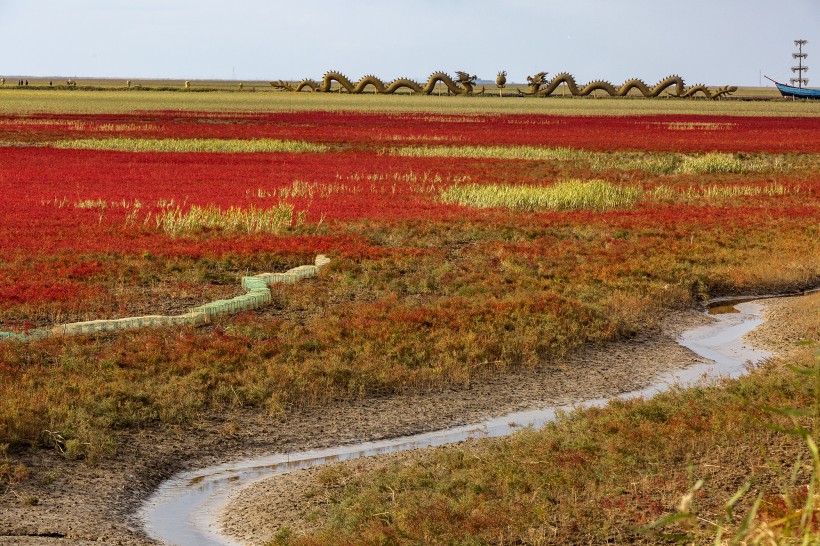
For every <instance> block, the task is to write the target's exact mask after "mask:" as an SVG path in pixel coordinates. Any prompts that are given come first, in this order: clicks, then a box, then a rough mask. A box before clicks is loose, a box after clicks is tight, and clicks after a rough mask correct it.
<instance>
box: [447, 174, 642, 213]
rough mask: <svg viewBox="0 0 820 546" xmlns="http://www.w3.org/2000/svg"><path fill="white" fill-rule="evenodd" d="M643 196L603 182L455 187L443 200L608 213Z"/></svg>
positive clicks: (632, 189)
mask: <svg viewBox="0 0 820 546" xmlns="http://www.w3.org/2000/svg"><path fill="white" fill-rule="evenodd" d="M642 194H643V192H642V190H641V189H640V188H635V187H623V186H616V185H614V184H610V183H608V182H604V181H603V180H586V181H585V180H564V181H561V182H557V183H556V184H555V185H554V186H548V187H541V186H513V185H509V184H490V185H479V184H469V185H464V186H460V185H456V186H452V187H450V188H448V189H446V190H444V191H443V192H442V193H441V200H442V201H444V202H445V203H456V204H459V205H463V206H467V207H474V208H491V207H505V208H510V209H515V210H524V211H535V210H595V211H605V210H613V209H623V208H629V207H632V206H634V204H635V203H636V202H637V201H638V200H639V199H640V198H641V196H642Z"/></svg>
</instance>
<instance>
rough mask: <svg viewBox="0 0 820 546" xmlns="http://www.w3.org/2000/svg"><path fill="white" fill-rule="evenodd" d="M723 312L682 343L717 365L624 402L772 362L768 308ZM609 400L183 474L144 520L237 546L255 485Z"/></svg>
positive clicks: (182, 536) (181, 544)
mask: <svg viewBox="0 0 820 546" xmlns="http://www.w3.org/2000/svg"><path fill="white" fill-rule="evenodd" d="M722 308H723V310H724V311H727V312H724V313H721V314H717V315H714V316H715V318H716V320H715V322H713V323H710V324H707V325H705V326H700V327H697V328H694V329H691V330H688V331H686V332H684V333H683V334H682V336H681V338H680V339H679V340H677V341H678V343H679V344H681V345H683V346H684V347H686V348H688V349H690V350H691V351H693V352H694V353H696V354H698V355H699V356H701V357H703V358H705V359H708V360H709V361H710V362H708V363H700V364H694V365H692V366H689V367H687V368H685V369H681V370H675V371H672V372H668V373H666V374H663V375H661V376H659V377H657V378H656V380H655V381H654V382H653V383H652V384H651V385H649V386H647V387H646V388H644V389H641V390H638V391H633V392H629V393H625V394H621V395H619V396H618V398H635V397H649V396H652V395H654V394H656V393H658V392H661V391H664V390H666V389H668V388H669V387H670V386H671V385H682V386H686V385H693V384H695V383H697V382H699V381H704V380H713V379H715V378H717V377H737V376H739V375H741V374H743V373H744V372H745V371H746V369H747V364H748V363H750V362H751V363H757V362H760V361H762V360H764V359H766V358H769V357H770V356H771V355H770V354H769V353H768V352H766V351H763V350H760V349H756V348H754V347H752V346H749V345H747V344H746V343H744V341H743V339H742V337H743V335H744V334H746V333H747V332H749V331H751V330H752V329H754V328H755V327H756V326H758V325H759V324H760V323H762V322H763V317H762V310H763V306H762V305H761V304H758V303H754V302H745V303H738V304H735V303H734V302H728V303H724V304H723V306H722ZM609 400H611V399H610V398H607V399H596V400H585V401H579V403H578V404H575V405H574V406H572V407H570V406H552V407H545V408H542V409H538V410H533V411H523V412H517V413H510V414H507V415H502V416H499V417H496V418H493V419H489V420H487V421H484V422H481V423H477V424H474V425H468V426H461V427H456V428H451V429H446V430H440V431H436V432H430V433H425V434H417V435H413V436H404V437H398V438H393V439H389V440H383V441H377V442H365V443H360V444H355V445H344V446H339V447H332V448H328V449H320V450H313V451H303V452H294V453H276V454H272V455H265V456H260V457H253V458H249V459H244V460H239V461H233V462H229V463H225V464H221V465H217V466H212V467H208V468H202V469H199V470H194V471H189V472H183V473H180V474H177V475H176V476H174V477H172V478H171V479H169V480H167V481H166V482H164V483H163V484H162V485H161V486H160V487H159V488H158V489H157V491H156V492H155V493H154V494H153V495H152V496H151V497H150V498H149V499H148V500H147V501H146V503H145V504H144V505H143V507H142V508H141V509H140V511H139V514H138V515H139V517H140V519H141V520H142V521H143V523H144V525H145V530H146V532H147V534H148V535H149V536H151V537H152V538H155V539H157V540H160V541H162V542H165V543H167V544H174V545H178V546H189V545H190V546H194V545H196V546H211V545H213V546H216V545H219V546H225V545H234V544H237V543H236V542H234V541H232V540H231V539H230V538H228V537H226V536H224V535H222V534H220V532H219V527H218V524H217V519H218V517H219V513H220V511H221V510H222V509H223V508H224V506H225V505H226V504H227V501H228V497H229V495H230V494H231V493H232V492H235V491H238V490H239V489H240V488H242V487H246V486H247V485H249V484H251V483H253V482H256V481H259V480H264V479H266V478H270V477H271V476H273V475H276V474H282V473H285V472H290V471H292V470H297V469H301V468H308V467H313V466H319V465H322V464H325V463H330V462H336V461H344V460H349V459H356V458H359V457H367V456H372V455H378V454H383V453H391V452H395V451H405V450H410V449H418V448H422V447H428V446H439V445H443V444H448V443H453V442H459V441H462V440H465V439H468V438H485V437H497V436H504V435H508V434H511V433H512V432H514V431H515V430H516V429H518V428H520V427H522V426H529V425H531V426H534V427H536V428H537V427H539V426H541V425H543V424H544V423H546V422H548V421H550V420H552V419H554V418H555V414H556V412H557V411H558V410H570V409H573V408H579V407H590V406H601V405H605V404H606V403H607V402H609Z"/></svg>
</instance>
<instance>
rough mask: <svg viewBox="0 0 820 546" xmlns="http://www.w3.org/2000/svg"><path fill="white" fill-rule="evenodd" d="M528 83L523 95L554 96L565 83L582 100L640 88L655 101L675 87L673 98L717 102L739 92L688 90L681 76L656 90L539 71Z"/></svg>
mask: <svg viewBox="0 0 820 546" xmlns="http://www.w3.org/2000/svg"><path fill="white" fill-rule="evenodd" d="M527 83H529V85H530V87H529V89H528V90H527V91H521V90H520V89H519V90H518V93H519V94H521V95H529V96H539V97H546V96H548V95H550V94H552V93H553V92H554V91H555V90H556V89H558V87H559V86H560V85H562V84H564V85H566V89H567V90H568V91H569V92H570V94H572V95H574V96H580V97H586V96H587V95H590V94H591V93H592V92H594V91H599V90H600V91H604V92H606V93H607V94H609V95H610V96H612V97H625V96H627V95H628V94H629V92H630V91H632V90H633V89H637V90H638V91H639V92H640V93H641V94H642V95H643V96H644V97H647V98H655V97H658V96H660V95H661V93H663V92H664V91H666V90H667V89H669V88H674V92H671V93H669V94H670V95H671V96H673V97H680V98H690V97H694V96H695V95H696V94H697V93H702V94H703V95H704V96H705V97H706V98H709V99H716V98H719V97H721V96H723V95H729V94H730V93H734V92H735V91H737V87H735V86H733V85H730V86H726V87H719V88H717V89H715V90H712V89H709V88H708V87H707V86H705V85H703V84H697V85H693V86H692V87H688V88H687V87H686V86H685V84H684V83H683V78H681V77H680V76H668V77H666V78H664V79H662V80H661V81H659V82H658V83H657V84H655V85H654V86H652V87H650V86H648V85H647V84H646V83H645V82H643V81H642V80H638V79H631V80H627V81H625V82H624V83H623V85H621V86H620V87H615V86H614V85H612V84H611V83H609V82H607V81H603V80H598V81H593V82H589V83H588V84H586V85H584V86H582V87H580V86H579V85H578V84H577V82H576V81H575V78H574V77H573V76H572V74H568V73H566V72H562V73H561V74H558V75H557V76H555V77H554V78H552V80H548V79H547V72H539V73H538V74H535V75H534V76H527Z"/></svg>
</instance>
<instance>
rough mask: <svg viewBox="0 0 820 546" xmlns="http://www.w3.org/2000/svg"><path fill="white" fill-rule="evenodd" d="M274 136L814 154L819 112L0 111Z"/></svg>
mask: <svg viewBox="0 0 820 546" xmlns="http://www.w3.org/2000/svg"><path fill="white" fill-rule="evenodd" d="M112 136H122V137H135V138H229V139H250V138H276V139H293V140H305V141H310V142H324V143H329V144H348V145H350V144H386V145H396V144H401V143H404V142H407V141H408V140H410V141H412V143H414V144H424V143H428V144H460V145H531V146H547V147H555V146H562V147H569V148H577V149H586V150H654V151H677V152H709V151H722V152H761V153H779V152H805V153H817V152H820V119H818V118H816V117H814V118H812V117H804V118H792V117H751V116H715V115H648V116H631V117H617V116H556V115H546V114H544V115H533V114H518V115H503V116H502V115H451V114H416V113H402V114H389V113H354V112H324V111H317V112H282V113H265V114H258V113H238V114H237V113H230V114H229V113H198V112H173V111H171V112H143V113H135V114H117V115H101V114H88V115H79V114H63V115H50V114H34V115H29V116H0V140H9V141H24V142H37V141H52V140H59V139H71V138H104V137H112Z"/></svg>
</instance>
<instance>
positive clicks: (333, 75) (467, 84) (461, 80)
mask: <svg viewBox="0 0 820 546" xmlns="http://www.w3.org/2000/svg"><path fill="white" fill-rule="evenodd" d="M456 76H457V79H455V80H454V79H453V78H451V77H450V76H449V75H448V74H447V73H446V72H434V73H433V74H431V75H430V77H429V78H428V80H427V83H426V84H424V85H421V84H420V83H418V82H415V81H413V80H411V79H410V78H398V79H396V80H393V81H392V82H390V83H384V82H383V81H382V80H380V79H379V78H377V77H376V76H372V75H368V76H365V77H364V78H362V79H361V80H359V81H358V82H356V83H355V84H354V83H353V82H351V81H350V80H349V79H348V78H347V77H346V76H345V75H344V74H342V73H340V72H334V71H331V72H328V73H326V74H325V76H324V78H322V82H321V83H319V82H317V81H315V80H302V81H300V82H299V83H297V84H296V85H290V84H289V83H287V82H284V81H281V80H279V81H276V82H271V85H272V86H273V87H275V88H277V89H283V90H285V91H296V92H298V91H302V90H304V89H309V90H310V91H315V92H321V93H329V92H331V91H341V90H342V89H344V90H345V91H347V92H348V93H353V94H359V93H364V91H365V88H367V86H370V85H372V86H373V88H374V89H375V92H376V93H380V94H388V95H389V94H392V93H395V92H396V91H398V90H399V89H409V90H410V91H411V92H413V93H418V94H424V95H430V94H431V93H433V91H435V90H436V85H437V84H439V83H443V84H444V85H445V87H446V88H447V91H448V92H449V93H452V94H454V95H472V94H473V86H475V80H476V78H477V76H471V75H470V74H468V73H467V72H460V71H457V72H456ZM333 82H336V83H337V84H338V86H337V88H336V89H334V88H333Z"/></svg>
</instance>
